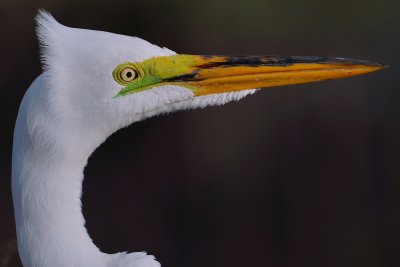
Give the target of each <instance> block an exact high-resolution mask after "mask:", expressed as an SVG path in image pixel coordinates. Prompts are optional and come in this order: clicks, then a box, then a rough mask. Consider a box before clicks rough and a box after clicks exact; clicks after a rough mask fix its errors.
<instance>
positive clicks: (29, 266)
mask: <svg viewBox="0 0 400 267" xmlns="http://www.w3.org/2000/svg"><path fill="white" fill-rule="evenodd" d="M37 23H38V29H37V31H38V35H39V39H40V43H41V46H42V48H43V49H42V60H43V63H44V72H43V74H41V75H40V76H39V77H38V78H37V79H36V80H35V81H34V82H33V84H32V85H31V86H30V87H29V89H28V91H27V92H26V95H25V96H24V98H23V101H22V103H21V106H20V110H19V113H18V118H17V122H16V126H15V131H14V146H13V166H12V193H13V200H14V210H15V221H16V230H17V237H18V238H17V239H18V249H19V254H20V258H21V260H22V263H23V265H24V266H25V267H128V266H132V267H133V266H135V267H136V266H138V267H139V266H140V267H155V266H159V263H158V262H157V261H155V260H154V257H153V256H149V255H146V254H145V253H143V252H140V253H130V254H126V253H117V254H112V255H110V254H105V253H102V252H101V251H100V250H99V249H98V248H97V247H96V246H95V245H94V244H93V242H92V240H91V239H90V237H89V235H88V234H87V231H86V229H85V227H84V224H85V220H84V218H83V215H82V212H81V194H82V181H83V169H84V167H85V165H86V163H87V159H88V157H89V156H90V155H91V153H92V152H93V151H94V150H95V149H96V148H97V147H98V146H99V145H100V144H101V143H102V142H103V141H105V140H106V138H107V137H108V136H109V135H111V134H112V133H113V132H115V131H117V130H118V129H120V128H122V127H125V126H127V125H129V124H131V123H133V122H136V121H140V120H143V119H145V118H148V117H151V116H154V115H157V114H161V113H167V112H172V111H175V110H180V109H188V108H197V107H205V106H208V105H216V104H224V103H226V102H228V101H231V100H238V99H240V98H242V97H244V96H245V95H247V94H250V93H252V92H254V90H247V91H240V92H233V93H223V94H218V95H207V96H199V97H195V96H194V95H193V92H192V91H190V90H188V89H187V88H185V87H180V86H172V85H164V86H160V87H154V88H152V89H151V90H146V91H143V92H140V93H137V94H131V95H128V96H125V97H119V98H113V96H115V95H116V94H117V93H118V91H119V90H120V88H121V86H120V85H118V84H117V83H115V81H114V80H113V77H112V75H111V73H112V71H113V69H114V68H115V66H117V65H118V64H120V63H121V62H126V61H131V62H138V61H143V60H145V59H147V58H151V57H156V56H167V55H173V54H175V53H174V52H173V51H171V50H169V49H166V48H160V47H158V46H155V45H152V44H150V43H148V42H146V41H144V40H142V39H139V38H135V37H128V36H123V35H117V34H112V33H107V32H100V31H92V30H84V29H75V28H69V27H65V26H63V25H61V24H59V23H58V22H57V21H55V20H54V18H53V17H52V16H51V15H49V14H48V13H45V12H40V14H39V15H38V17H37Z"/></svg>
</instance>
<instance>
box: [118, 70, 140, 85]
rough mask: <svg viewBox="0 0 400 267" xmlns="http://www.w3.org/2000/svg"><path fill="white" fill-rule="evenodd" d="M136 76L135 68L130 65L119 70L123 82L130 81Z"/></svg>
mask: <svg viewBox="0 0 400 267" xmlns="http://www.w3.org/2000/svg"><path fill="white" fill-rule="evenodd" d="M137 77H138V74H137V72H136V70H134V69H133V68H131V67H125V68H123V69H122V70H121V71H120V72H119V78H120V79H121V81H123V82H131V81H133V80H135V79H136V78H137Z"/></svg>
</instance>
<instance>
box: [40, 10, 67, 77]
mask: <svg viewBox="0 0 400 267" xmlns="http://www.w3.org/2000/svg"><path fill="white" fill-rule="evenodd" d="M35 20H36V34H37V36H38V38H39V45H40V58H41V61H42V67H43V70H44V71H45V70H48V69H49V66H50V65H51V62H50V61H51V58H52V57H53V56H54V55H55V51H54V48H55V40H56V34H57V33H58V32H59V31H60V29H61V28H63V27H65V26H63V25H61V24H60V23H58V22H57V21H56V20H55V18H54V17H53V16H52V15H51V14H50V13H49V12H47V11H45V10H43V9H40V10H39V12H38V14H37V15H36V18H35Z"/></svg>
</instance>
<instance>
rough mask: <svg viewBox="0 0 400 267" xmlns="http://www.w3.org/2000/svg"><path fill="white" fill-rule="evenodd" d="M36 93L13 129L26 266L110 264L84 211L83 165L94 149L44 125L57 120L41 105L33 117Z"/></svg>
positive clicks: (16, 205) (18, 217) (26, 101)
mask: <svg viewBox="0 0 400 267" xmlns="http://www.w3.org/2000/svg"><path fill="white" fill-rule="evenodd" d="M32 94H33V95H34V96H31V95H32ZM38 99H40V96H39V95H37V94H35V92H32V90H31V92H28V93H27V95H26V96H25V98H24V101H23V103H22V104H21V108H20V111H19V114H18V119H17V123H16V127H15V132H14V147H13V173H12V176H13V181H12V189H13V200H14V210H15V220H16V230H17V237H18V248H19V253H20V257H21V260H22V262H23V264H24V266H26V267H29V266H35V267H36V266H37V267H39V266H40V267H50V266H52V267H54V266H57V267H64V266H65V267H67V266H68V267H70V266H71V267H72V266H87V267H89V266H93V267H95V266H96V267H102V266H107V265H108V264H107V259H106V256H108V255H107V254H103V253H101V252H100V251H99V249H98V248H97V247H96V246H95V245H94V244H93V242H92V240H91V239H90V237H89V235H88V234H87V231H86V229H85V227H84V223H85V221H84V218H83V215H82V212H81V194H82V181H83V169H84V167H85V165H86V161H87V158H88V157H89V156H90V154H91V153H92V151H90V150H89V149H88V147H80V146H79V145H80V144H75V145H74V144H71V145H70V149H68V147H67V146H63V144H62V142H57V141H56V140H54V136H51V132H52V129H49V128H46V127H42V126H44V124H45V123H44V122H53V121H52V120H51V119H50V118H49V116H48V115H46V114H45V112H46V110H43V108H42V110H43V112H39V114H36V116H38V118H37V119H33V120H31V118H29V116H30V113H32V112H33V111H34V110H32V109H36V111H38V110H37V108H36V107H35V105H34V102H35V101H39V100H38ZM47 125H51V124H50V123H48V124H47ZM55 127H57V124H55ZM43 135H44V136H45V137H43ZM46 135H47V136H46ZM46 139H47V140H46ZM49 140H50V141H49ZM50 142H51V143H50ZM99 144H100V143H99ZM94 148H95V147H93V148H92V149H91V150H93V149H94Z"/></svg>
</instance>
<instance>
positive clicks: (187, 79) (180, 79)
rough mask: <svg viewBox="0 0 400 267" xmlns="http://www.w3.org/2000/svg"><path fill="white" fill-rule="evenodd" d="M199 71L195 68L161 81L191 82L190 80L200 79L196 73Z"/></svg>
mask: <svg viewBox="0 0 400 267" xmlns="http://www.w3.org/2000/svg"><path fill="white" fill-rule="evenodd" d="M198 73H199V70H195V71H193V72H192V73H189V74H185V75H179V76H176V77H171V78H168V79H164V80H163V82H192V81H201V80H202V79H199V78H198V76H197V74H198Z"/></svg>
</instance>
